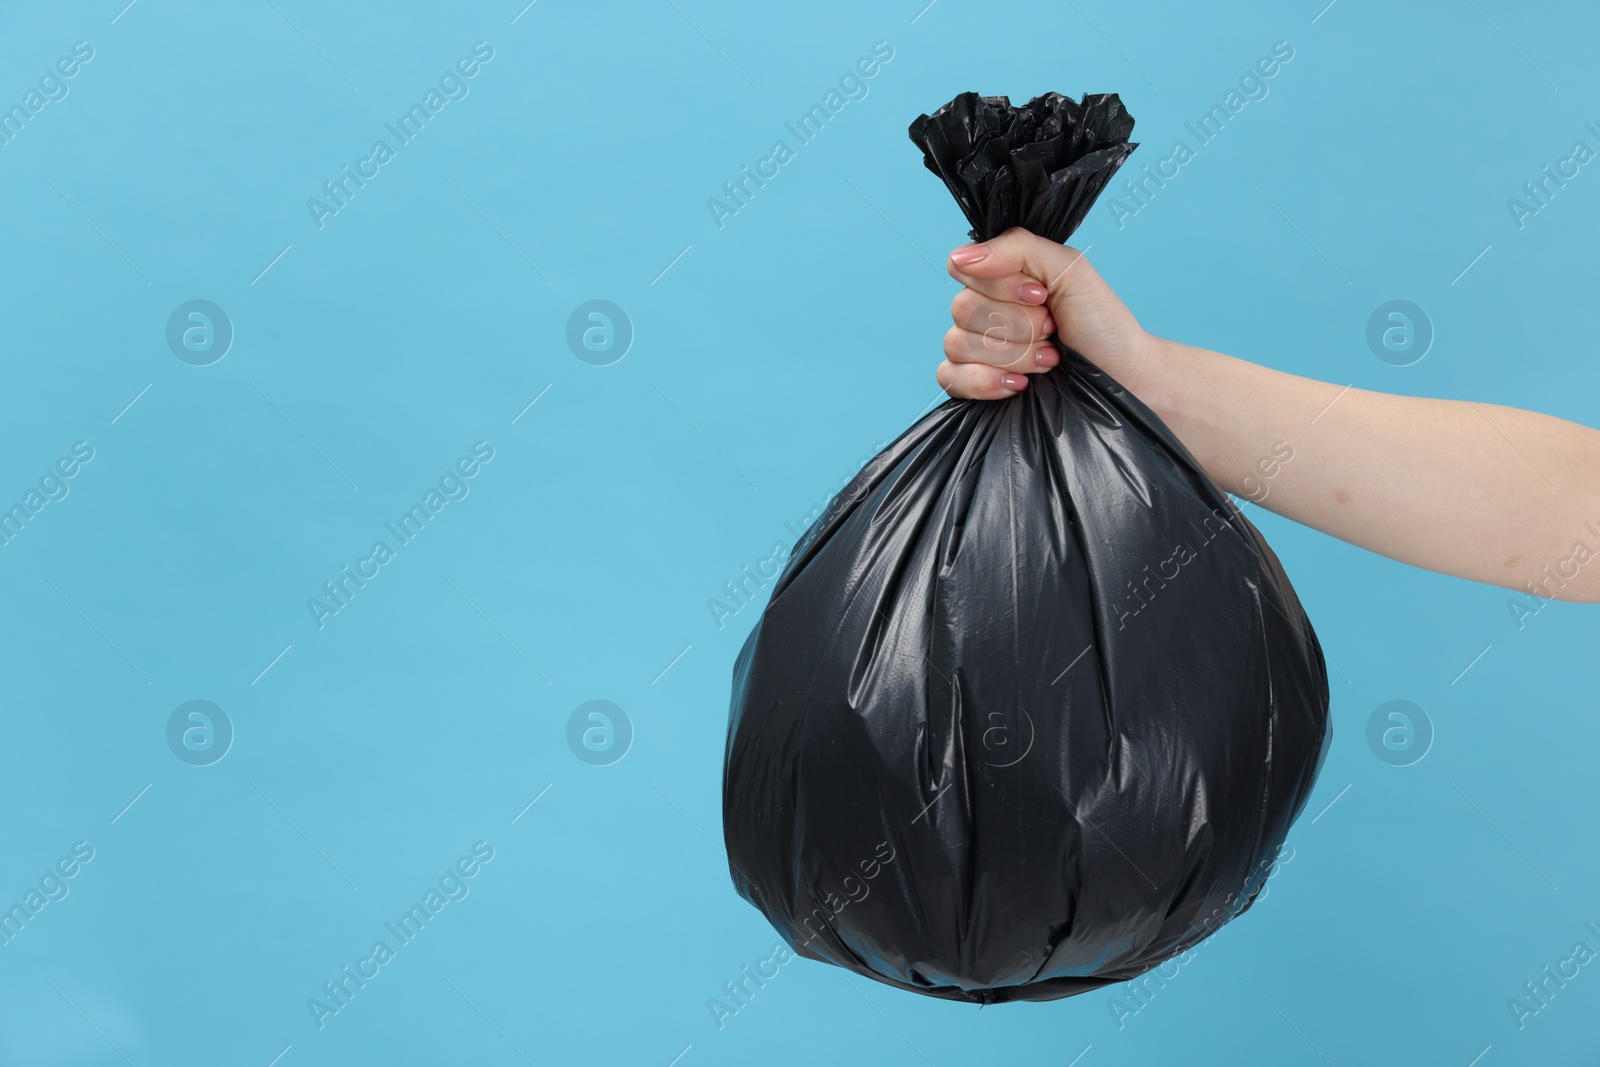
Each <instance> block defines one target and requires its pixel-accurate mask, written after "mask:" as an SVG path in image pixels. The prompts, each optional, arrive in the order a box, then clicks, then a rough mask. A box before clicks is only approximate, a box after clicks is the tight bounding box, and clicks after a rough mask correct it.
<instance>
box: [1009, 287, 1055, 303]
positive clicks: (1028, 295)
mask: <svg viewBox="0 0 1600 1067" xmlns="http://www.w3.org/2000/svg"><path fill="white" fill-rule="evenodd" d="M1049 295H1050V290H1048V289H1046V288H1045V287H1044V286H1042V285H1040V284H1039V283H1038V282H1023V283H1022V284H1021V285H1019V286H1017V297H1018V299H1021V300H1026V301H1027V302H1028V303H1030V304H1042V303H1044V298H1045V297H1047V296H1049Z"/></svg>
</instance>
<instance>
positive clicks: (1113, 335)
mask: <svg viewBox="0 0 1600 1067" xmlns="http://www.w3.org/2000/svg"><path fill="white" fill-rule="evenodd" d="M948 267H949V271H950V276H951V277H952V278H954V279H955V280H956V281H958V282H960V283H961V284H962V285H965V286H966V288H965V289H963V290H961V292H959V293H957V294H956V297H955V299H954V300H953V301H951V304H950V314H951V317H952V318H954V319H955V325H954V326H953V327H951V329H950V331H949V332H948V333H946V334H945V338H944V354H945V361H944V362H943V363H941V364H940V365H939V369H938V371H937V372H936V375H935V376H936V377H937V378H938V381H939V385H940V386H942V387H943V388H944V390H945V392H947V393H949V394H950V395H951V396H956V397H965V398H968V399H973V400H1000V399H1004V398H1005V397H1008V396H1013V395H1015V394H1016V393H1018V392H1020V391H1021V390H1023V389H1025V388H1027V385H1028V379H1027V375H1030V374H1039V373H1042V372H1044V371H1047V370H1049V369H1050V368H1051V367H1054V366H1055V365H1056V364H1057V363H1059V362H1061V354H1060V352H1059V351H1058V349H1057V348H1056V347H1055V344H1054V341H1059V342H1060V344H1062V345H1065V346H1066V347H1068V348H1071V349H1073V350H1074V351H1076V352H1078V353H1079V354H1081V355H1082V356H1084V357H1085V358H1086V359H1088V360H1089V361H1090V362H1092V363H1094V364H1095V365H1096V366H1098V367H1099V368H1100V369H1101V370H1104V371H1105V372H1106V373H1107V374H1109V375H1111V376H1112V377H1113V378H1115V379H1116V380H1117V381H1118V382H1120V383H1121V384H1122V385H1123V386H1124V387H1126V388H1128V389H1130V390H1133V391H1134V393H1135V394H1138V393H1139V391H1140V388H1141V385H1142V383H1143V382H1144V381H1145V380H1146V379H1147V378H1148V376H1149V372H1150V366H1149V364H1150V363H1151V352H1152V350H1153V349H1154V347H1155V345H1154V339H1153V338H1152V337H1151V336H1150V335H1149V334H1147V333H1145V332H1144V330H1143V329H1141V328H1140V326H1139V323H1138V320H1136V319H1135V318H1134V317H1133V313H1132V312H1130V311H1129V310H1128V308H1127V306H1126V305H1124V304H1123V303H1122V301H1121V300H1119V299H1118V298H1117V294H1116V293H1114V292H1112V291H1111V287H1110V286H1109V285H1107V284H1106V283H1105V280H1104V279H1103V278H1101V277H1100V275H1099V274H1097V273H1096V272H1095V269H1094V268H1093V267H1091V266H1090V265H1089V261H1088V260H1087V259H1085V258H1084V257H1083V254H1082V253H1080V252H1078V251H1077V250H1076V249H1072V248H1067V247H1064V246H1062V245H1058V244H1056V243H1055V242H1054V241H1047V240H1045V239H1044V238H1042V237H1038V236H1036V235H1034V234H1032V233H1029V232H1028V231H1027V230H1024V229H1020V228H1016V229H1011V230H1007V231H1006V232H1005V233H1003V234H1001V235H1000V236H999V237H996V238H995V239H994V240H992V241H985V242H983V243H982V244H975V245H963V246H961V247H960V248H957V249H956V250H955V251H954V252H952V253H950V260H949V264H948Z"/></svg>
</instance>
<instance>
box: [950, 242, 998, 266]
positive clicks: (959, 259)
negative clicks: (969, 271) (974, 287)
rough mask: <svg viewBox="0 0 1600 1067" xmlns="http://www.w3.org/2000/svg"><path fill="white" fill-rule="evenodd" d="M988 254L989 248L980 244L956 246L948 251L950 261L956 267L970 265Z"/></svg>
mask: <svg viewBox="0 0 1600 1067" xmlns="http://www.w3.org/2000/svg"><path fill="white" fill-rule="evenodd" d="M988 254H989V250H988V249H987V248H985V247H983V246H982V245H968V246H967V247H966V248H958V249H956V250H955V251H954V252H951V253H950V262H952V263H954V264H955V265H956V266H958V267H966V266H970V265H972V264H973V263H976V262H978V261H979V260H980V259H983V258H984V257H985V256H987V255H988Z"/></svg>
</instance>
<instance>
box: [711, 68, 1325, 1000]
mask: <svg viewBox="0 0 1600 1067" xmlns="http://www.w3.org/2000/svg"><path fill="white" fill-rule="evenodd" d="M1132 127H1133V120H1132V119H1131V118H1130V117H1129V116H1128V115H1127V113H1126V112H1125V111H1124V110H1123V109H1122V103H1121V101H1120V100H1119V99H1118V98H1117V97H1116V96H1115V95H1106V96H1087V97H1085V98H1084V99H1083V101H1082V102H1081V103H1075V102H1074V101H1072V100H1069V99H1067V98H1065V97H1062V96H1060V95H1059V94H1055V93H1051V94H1049V95H1047V96H1042V97H1039V98H1037V99H1035V100H1032V101H1030V102H1029V103H1028V104H1027V105H1025V106H1023V107H1018V108H1013V107H1012V106H1011V105H1010V103H1009V101H1008V100H1007V99H1006V98H1005V97H979V96H977V95H976V94H972V93H968V94H964V95H962V96H960V97H957V98H956V99H955V100H953V101H951V102H950V103H949V104H947V105H946V106H945V107H943V108H940V109H939V110H938V111H937V112H935V113H934V114H933V115H932V116H927V115H924V116H922V117H920V118H918V119H917V121H916V122H915V123H913V124H912V126H911V137H912V140H913V141H915V142H916V143H917V144H918V145H920V146H921V147H922V149H923V150H924V152H925V153H926V157H927V158H926V162H927V166H928V167H929V169H931V170H933V171H934V172H935V173H936V174H938V175H939V176H940V177H941V178H943V179H944V181H945V183H946V184H947V185H948V186H949V187H950V190H951V192H952V193H954V194H955V196H956V199H957V201H958V202H959V203H960V204H961V208H962V210H963V211H964V212H965V213H966V215H967V218H968V219H969V220H970V221H971V222H972V225H973V231H972V236H973V237H974V239H978V240H984V239H988V238H991V237H994V236H996V235H997V234H999V233H1001V232H1002V231H1004V230H1005V229H1007V228H1009V227H1010V226H1013V225H1019V224H1020V225H1024V226H1027V227H1028V228H1029V229H1031V230H1033V232H1035V233H1038V234H1040V235H1042V236H1045V237H1048V238H1051V239H1054V240H1059V241H1065V240H1066V239H1067V237H1068V236H1069V235H1070V234H1071V232H1072V230H1073V229H1074V228H1075V227H1076V226H1077V224H1078V223H1079V222H1080V221H1081V220H1082V219H1083V217H1084V215H1085V213H1087V211H1088V210H1089V206H1090V205H1091V203H1092V202H1093V200H1094V198H1095V195H1096V194H1097V193H1098V192H1099V191H1100V189H1101V188H1103V187H1104V185H1105V184H1106V182H1107V181H1108V180H1109V179H1110V177H1111V175H1112V174H1113V173H1114V172H1115V171H1116V169H1117V167H1118V166H1119V165H1120V164H1121V163H1122V161H1123V160H1124V159H1125V158H1126V157H1127V155H1128V153H1129V152H1130V151H1131V150H1132V149H1133V148H1134V147H1135V146H1134V145H1132V144H1129V143H1128V136H1129V134H1130V133H1131V132H1132ZM1327 710H1328V687H1327V675H1326V671H1325V667H1324V664H1323V659H1322V652H1321V648H1320V646H1319V645H1318V643H1317V639H1316V637H1315V635H1314V634H1313V632H1312V629H1311V625H1310V623H1309V622H1308V621H1307V619H1306V616H1305V614H1304V612H1303V611H1302V610H1301V607H1300V603H1299V601H1298V600H1297V599H1296V597H1295V594H1294V590H1293V589H1292V588H1291V587H1290V585H1289V581H1288V579H1287V578H1286V577H1285V576H1284V573H1283V570H1282V568H1281V567H1280V565H1279V563H1278V561H1277V559H1276V557H1274V556H1273V554H1272V551H1271V549H1269V548H1268V547H1267V545H1266V543H1265V541H1263V540H1262V538H1261V535H1260V534H1259V533H1257V531H1256V530H1255V528H1254V527H1253V526H1251V525H1250V523H1249V522H1247V521H1246V520H1245V518H1244V517H1243V516H1242V515H1241V514H1240V513H1239V511H1238V509H1237V508H1236V507H1235V506H1234V504H1233V502H1232V501H1231V500H1230V499H1229V498H1228V497H1227V495H1226V494H1224V493H1223V492H1222V491H1221V490H1219V489H1218V488H1217V487H1216V486H1215V485H1214V484H1212V482H1211V481H1210V479H1209V478H1207V477H1206V475H1205V474H1204V473H1202V472H1201V470H1200V468H1199V466H1198V465H1197V464H1196V463H1195V461H1194V459H1193V458H1192V457H1191V456H1190V455H1189V453H1188V452H1187V451H1185V450H1184V448H1183V446H1182V445H1181V444H1180V443H1179V442H1178V440H1177V439H1176V438H1175V437H1174V436H1173V435H1172V433H1171V432H1170V431H1169V430H1167V428H1166V427H1165V426H1164V425H1162V423H1161V421H1160V420H1159V419H1157V418H1156V416H1155V415H1154V414H1153V413H1151V411H1150V410H1149V409H1148V408H1146V407H1145V406H1144V404H1142V403H1140V401H1139V400H1138V399H1136V398H1135V397H1133V396H1132V395H1131V394H1129V393H1128V392H1126V391H1125V390H1124V389H1123V388H1122V387H1121V386H1119V385H1118V384H1117V383H1116V382H1115V381H1113V380H1112V379H1111V378H1109V377H1108V376H1107V375H1105V374H1104V373H1102V372H1101V371H1099V370H1097V369H1096V368H1095V367H1094V366H1093V365H1091V364H1090V363H1088V362H1087V361H1086V360H1084V359H1083V358H1082V357H1081V356H1079V355H1078V354H1076V353H1072V352H1065V353H1063V361H1062V363H1061V365H1060V366H1058V367H1056V368H1055V369H1053V370H1052V371H1050V372H1048V373H1046V374H1042V375H1037V376H1035V377H1034V378H1033V379H1032V381H1031V384H1030V385H1029V387H1028V388H1027V389H1026V390H1024V391H1023V392H1021V393H1019V394H1017V395H1016V396H1014V397H1011V398H1009V399H1006V400H1001V401H965V400H952V401H950V402H948V403H945V404H943V405H941V406H940V407H938V408H936V409H935V410H934V411H932V412H931V413H930V414H928V415H927V416H926V417H925V418H923V419H921V420H920V421H919V422H918V423H917V424H916V425H914V426H912V427H911V429H909V430H907V431H906V432H905V434H904V435H902V436H901V437H900V438H899V439H898V440H897V441H895V442H894V443H893V444H891V445H890V446H889V447H888V448H886V449H884V451H883V452H882V453H880V454H879V455H878V456H877V457H876V458H874V459H873V460H872V461H871V462H870V463H868V464H867V465H866V467H865V468H863V469H862V471H861V473H860V474H859V475H858V476H857V477H856V478H855V479H854V480H853V481H852V482H851V483H850V484H849V485H848V486H847V487H846V488H845V489H843V490H841V491H840V493H839V494H838V496H837V497H836V498H835V500H834V501H833V502H832V503H831V504H830V506H829V507H828V509H827V510H826V512H825V513H824V514H823V515H822V516H821V517H820V518H819V519H818V520H817V522H816V523H815V524H814V525H813V526H812V527H811V528H810V529H809V530H808V531H807V532H806V534H805V536H804V537H803V538H802V539H801V540H800V542H799V543H798V545H796V547H795V551H794V552H793V554H792V555H791V557H790V559H789V561H788V564H787V566H786V568H785V570H784V572H783V574H782V575H781V576H780V578H779V580H778V581H777V583H776V584H775V585H774V587H773V592H772V597H771V601H770V603H769V604H768V605H767V608H766V610H765V612H764V613H763V615H762V617H761V619H760V621H759V623H758V624H757V626H756V627H755V629H754V631H753V632H752V633H751V634H750V636H749V639H748V640H747V641H746V643H745V646H744V649H743V651H742V652H741V653H740V655H739V659H738V664H737V667H736V668H735V671H734V685H733V701H732V711H731V715H730V721H729V726H728V741H727V751H726V768H725V774H724V781H723V831H724V837H725V840H726V842H727V849H728V861H729V867H730V872H731V874H732V877H733V881H734V884H735V886H736V887H737V888H738V891H739V892H740V893H741V894H742V895H743V896H744V897H745V898H746V899H747V900H749V901H750V902H751V903H752V904H754V905H755V906H756V907H757V908H759V909H760V910H761V911H762V913H763V914H765V915H766V917H767V918H768V919H769V920H770V921H771V922H772V924H773V925H774V926H775V927H776V928H777V930H778V931H779V933H781V934H782V935H783V937H784V938H785V940H787V941H788V943H789V945H790V946H792V947H793V949H794V950H795V951H796V952H797V953H798V954H800V955H802V956H807V957H810V958H812V959H819V960H826V961H827V962H829V963H833V964H837V965H838V966H840V967H845V968H848V969H850V970H852V971H856V972H857V973H859V974H863V975H866V976H867V977H869V978H874V979H877V980H878V981H881V982H885V983H887V984H889V985H893V986H897V987H899V988H901V989H907V990H912V991H914V992H917V993H924V994H927V995H929V996H934V997H943V998H946V999H950V1000H968V1001H976V1002H981V1003H994V1002H1000V1001H1011V1000H1050V999H1055V998H1059V997H1065V996H1071V995H1073V994H1075V993H1082V992H1085V991H1087V990H1090V989H1094V988H1097V987H1100V986H1104V985H1107V984H1110V983H1114V982H1119V981H1126V980H1129V979H1132V978H1134V977H1136V976H1138V975H1139V974H1141V973H1142V972H1144V971H1146V970H1148V969H1150V968H1152V967H1155V966H1157V965H1159V964H1160V963H1162V962H1163V961H1165V960H1167V959H1169V958H1171V957H1173V956H1175V955H1177V954H1179V953H1181V952H1184V951H1186V950H1187V949H1188V948H1189V947H1190V946H1192V945H1193V944H1195V943H1196V942H1198V941H1200V940H1201V939H1202V938H1204V937H1206V936H1207V935H1209V934H1210V933H1212V932H1213V931H1215V930H1216V929H1217V928H1218V927H1219V926H1220V925H1221V924H1222V923H1224V922H1227V921H1228V920H1229V919H1231V918H1233V917H1234V916H1236V915H1237V914H1238V913H1240V912H1241V911H1243V910H1244V909H1245V908H1247V907H1249V905H1250V904H1251V903H1252V902H1253V901H1254V900H1255V898H1256V896H1257V895H1258V894H1259V893H1260V891H1261V888H1262V886H1263V884H1264V883H1265V881H1266V878H1267V877H1268V876H1269V875H1270V873H1271V872H1272V870H1273V867H1272V864H1273V862H1274V858H1275V857H1276V855H1277V852H1278V849H1279V848H1280V846H1281V845H1282V843H1283V840H1284V836H1285V835H1286V834H1287V832H1288V830H1289V826H1290V824H1291V823H1292V822H1293V821H1294V819H1295V818H1296V817H1297V816H1298V815H1299V813H1300V810H1301V808H1302V807H1303V806H1304V804H1305V801H1306V799H1307V797H1308V795H1309V794H1310V792H1311V788H1312V785H1313V783H1314V782H1315V780H1316V776H1317V772H1318V770H1319V769H1320V767H1321V763H1322V757H1323V753H1324V752H1325V750H1326V746H1327V743H1328V740H1329V738H1330V723H1329V720H1328V715H1327Z"/></svg>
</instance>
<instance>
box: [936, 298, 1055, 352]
mask: <svg viewBox="0 0 1600 1067" xmlns="http://www.w3.org/2000/svg"><path fill="white" fill-rule="evenodd" d="M950 317H951V318H953V319H954V320H955V323H956V325H957V326H960V327H961V328H962V329H965V330H971V331H973V332H974V333H981V334H983V335H985V336H994V337H998V338H1000V339H1002V340H1006V341H1036V340H1038V339H1040V338H1042V337H1048V336H1049V335H1050V334H1051V333H1052V332H1054V330H1055V322H1054V321H1053V320H1052V319H1051V318H1050V310H1049V308H1046V307H1043V306H1039V305H1034V304H1015V303H1010V302H1007V301H1003V300H992V299H990V298H989V297H986V296H984V295H983V294H982V293H980V292H978V291H977V290H976V289H962V290H961V291H960V292H959V293H957V294H956V295H955V299H953V300H952V301H950Z"/></svg>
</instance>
